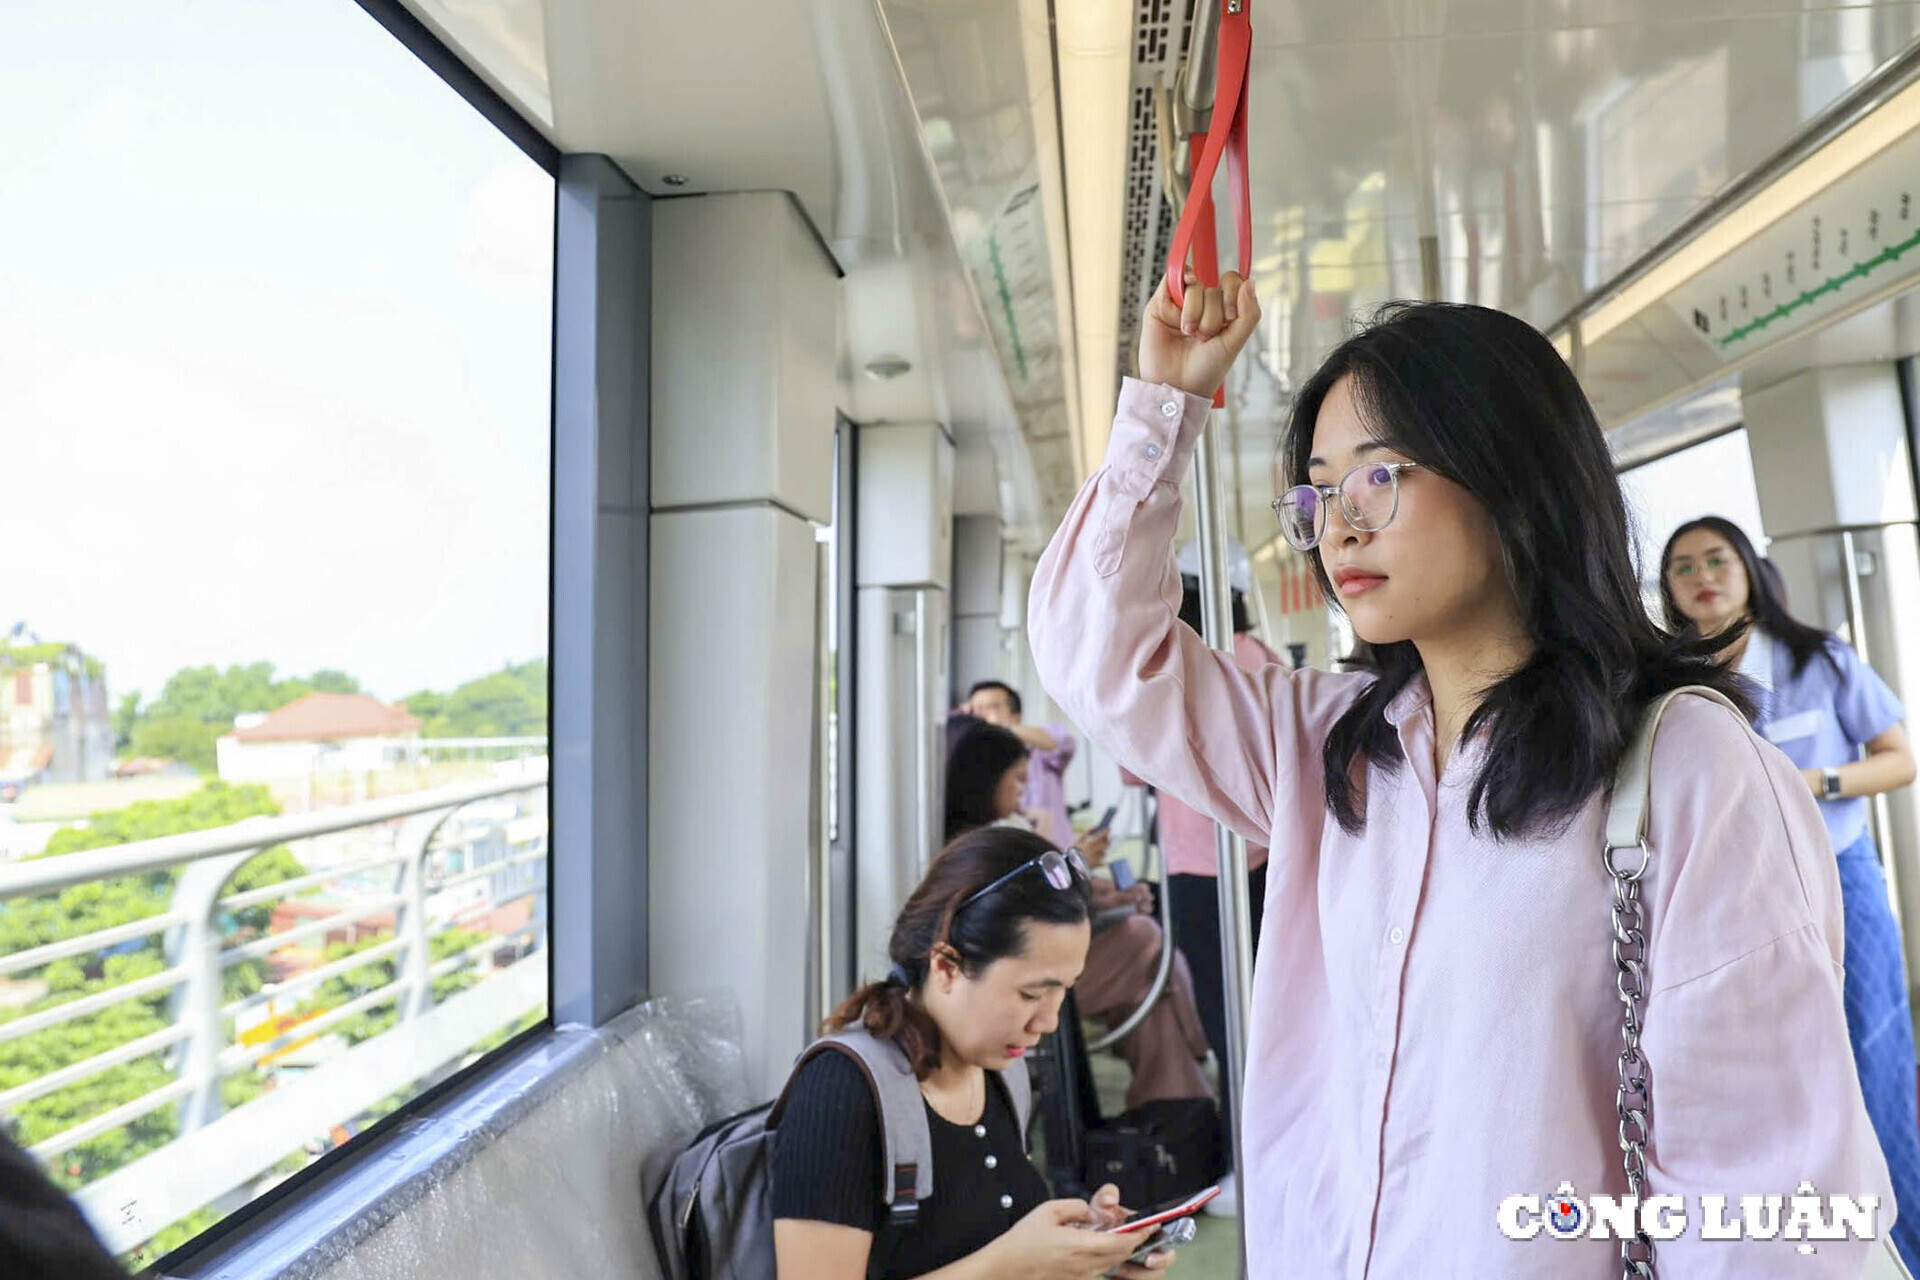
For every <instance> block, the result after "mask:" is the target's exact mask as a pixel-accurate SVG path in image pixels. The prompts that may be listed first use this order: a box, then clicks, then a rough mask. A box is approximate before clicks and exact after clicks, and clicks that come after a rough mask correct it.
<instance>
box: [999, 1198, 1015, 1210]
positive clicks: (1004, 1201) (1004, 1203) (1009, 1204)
mask: <svg viewBox="0 0 1920 1280" xmlns="http://www.w3.org/2000/svg"><path fill="white" fill-rule="evenodd" d="M1000 1207H1001V1208H1002V1209H1011V1208H1013V1197H1012V1196H1009V1195H1003V1196H1001V1197H1000Z"/></svg>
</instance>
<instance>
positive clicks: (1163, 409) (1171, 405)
mask: <svg viewBox="0 0 1920 1280" xmlns="http://www.w3.org/2000/svg"><path fill="white" fill-rule="evenodd" d="M1160 416H1161V417H1163V418H1177V417H1179V416H1180V404H1179V402H1178V401H1175V400H1169V401H1167V402H1166V403H1165V404H1163V405H1161V406H1160Z"/></svg>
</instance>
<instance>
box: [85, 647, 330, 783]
mask: <svg viewBox="0 0 1920 1280" xmlns="http://www.w3.org/2000/svg"><path fill="white" fill-rule="evenodd" d="M316 691H318V692H321V693H359V692H361V689H360V682H359V681H358V680H356V679H354V678H353V677H352V676H350V675H348V674H347V673H346V672H344V671H336V670H333V669H331V668H323V669H322V670H319V671H316V672H314V673H313V674H312V675H311V676H308V677H305V678H302V677H299V676H288V677H285V678H282V677H279V676H277V675H276V674H275V671H274V666H273V664H272V663H271V662H249V663H246V664H244V665H243V664H240V663H233V664H231V665H229V666H228V667H227V668H226V669H225V670H222V669H221V668H219V667H217V666H213V665H211V664H209V665H207V666H200V667H182V668H181V669H180V670H178V671H176V672H174V673H173V675H171V676H170V677H168V679H167V683H166V684H165V686H163V687H162V688H161V690H160V696H159V697H158V698H156V699H154V700H153V701H152V702H150V703H147V704H146V705H145V706H142V705H141V704H140V701H139V695H138V694H129V695H127V697H125V698H122V699H121V701H120V706H119V708H118V709H117V710H116V711H115V714H114V731H115V738H116V741H118V742H119V743H120V745H121V747H122V749H125V750H130V751H132V752H133V754H135V755H138V756H152V757H156V758H159V759H167V760H178V761H179V762H180V763H182V764H186V765H190V766H191V767H193V768H194V769H197V770H198V771H199V772H201V773H207V774H210V773H213V772H214V771H215V768H216V765H217V757H218V749H217V748H216V746H215V743H216V742H217V741H218V740H219V738H220V736H221V735H222V734H224V733H227V732H228V731H230V730H231V729H232V728H233V722H234V719H235V717H237V716H242V715H246V714H248V713H249V712H271V711H278V710H279V709H280V708H281V707H284V706H286V705H287V704H288V703H289V702H295V701H297V700H299V699H300V698H303V697H305V696H306V695H307V694H309V693H313V692H316Z"/></svg>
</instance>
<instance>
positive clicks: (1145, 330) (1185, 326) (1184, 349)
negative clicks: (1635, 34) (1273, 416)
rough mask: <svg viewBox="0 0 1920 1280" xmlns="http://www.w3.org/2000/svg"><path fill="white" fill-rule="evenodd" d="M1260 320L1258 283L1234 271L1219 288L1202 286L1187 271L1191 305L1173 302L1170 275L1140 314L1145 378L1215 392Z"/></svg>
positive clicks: (1184, 388)
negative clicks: (1256, 288)
mask: <svg viewBox="0 0 1920 1280" xmlns="http://www.w3.org/2000/svg"><path fill="white" fill-rule="evenodd" d="M1259 323H1260V304H1259V303H1258V302H1257V301H1255V299H1254V296H1253V281H1251V280H1245V279H1242V278H1241V276H1240V274H1239V273H1238V272H1235V271H1229V272H1227V273H1226V274H1225V275H1223V276H1221V277H1220V287H1219V288H1217V289H1210V288H1203V287H1202V286H1201V284H1200V280H1199V277H1198V276H1196V275H1195V274H1194V273H1193V271H1192V269H1191V268H1189V269H1188V271H1187V287H1186V305H1185V306H1184V307H1177V306H1175V305H1174V304H1173V295H1172V293H1170V292H1169V291H1168V289H1167V280H1166V277H1165V276H1162V277H1161V278H1160V287H1159V288H1158V289H1155V290H1154V291H1153V297H1152V298H1151V299H1150V300H1149V301H1148V302H1147V310H1146V314H1145V315H1143V316H1142V317H1141V318H1140V377H1141V378H1142V379H1143V380H1144V381H1147V382H1157V383H1161V384H1163V385H1166V386H1172V387H1178V388H1180V389H1181V390H1182V391H1186V392H1190V393H1191V394H1193V395H1196V396H1211V395H1212V394H1213V393H1214V392H1215V391H1216V390H1218V389H1219V387H1220V384H1221V383H1223V382H1225V381H1226V380H1227V370H1229V369H1231V368H1232V367H1233V362H1234V360H1235V358H1236V357H1238V356H1239V354H1240V349H1241V348H1242V347H1244V346H1246V345H1247V339H1248V338H1251V337H1252V336H1253V331H1254V329H1255V328H1256V327H1257V326H1258V325H1259Z"/></svg>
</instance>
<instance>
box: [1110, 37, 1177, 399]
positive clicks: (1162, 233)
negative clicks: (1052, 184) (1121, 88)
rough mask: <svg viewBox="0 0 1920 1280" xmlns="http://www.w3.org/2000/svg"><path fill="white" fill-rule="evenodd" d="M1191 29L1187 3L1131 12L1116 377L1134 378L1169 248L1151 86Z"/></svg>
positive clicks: (1170, 69)
mask: <svg viewBox="0 0 1920 1280" xmlns="http://www.w3.org/2000/svg"><path fill="white" fill-rule="evenodd" d="M1192 26H1193V13H1192V6H1191V3H1190V0H1140V2H1139V4H1138V6H1137V7H1136V8H1135V9H1134V39H1133V75H1132V84H1133V100H1132V103H1131V112H1130V115H1129V120H1128V131H1127V189H1126V224H1125V230H1124V231H1123V233H1122V240H1121V253H1120V333H1119V347H1118V350H1117V351H1116V352H1115V353H1114V354H1115V360H1116V366H1115V367H1116V369H1117V370H1118V375H1119V376H1125V375H1127V374H1130V373H1132V372H1133V353H1134V349H1135V348H1136V347H1138V346H1139V344H1140V309H1141V308H1142V307H1144V306H1145V305H1146V303H1147V298H1148V297H1149V296H1151V295H1152V293H1153V290H1154V287H1155V286H1156V285H1157V284H1158V283H1159V280H1160V269H1161V268H1160V264H1161V263H1163V262H1165V261H1166V258H1167V249H1168V247H1169V246H1170V245H1172V243H1173V210H1172V208H1171V207H1170V206H1169V205H1168V204H1167V199H1166V196H1165V194H1164V193H1163V192H1162V191H1161V188H1160V135H1159V131H1158V130H1157V129H1156V128H1155V125H1154V117H1153V94H1154V88H1155V86H1156V85H1160V84H1165V83H1168V82H1170V81H1171V79H1172V76H1173V73H1174V72H1175V71H1176V70H1178V69H1179V66H1180V59H1181V57H1182V56H1183V55H1184V54H1185V52H1186V48H1187V37H1188V33H1189V32H1190V31H1191V29H1192Z"/></svg>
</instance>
